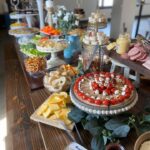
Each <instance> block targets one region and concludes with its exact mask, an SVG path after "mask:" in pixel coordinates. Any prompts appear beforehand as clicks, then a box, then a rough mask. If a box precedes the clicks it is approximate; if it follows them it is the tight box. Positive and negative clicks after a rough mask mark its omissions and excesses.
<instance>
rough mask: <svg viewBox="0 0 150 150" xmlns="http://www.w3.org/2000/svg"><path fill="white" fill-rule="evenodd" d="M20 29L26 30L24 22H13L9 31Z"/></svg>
mask: <svg viewBox="0 0 150 150" xmlns="http://www.w3.org/2000/svg"><path fill="white" fill-rule="evenodd" d="M22 28H27V24H26V23H24V22H15V23H12V24H11V25H10V29H11V30H14V29H22Z"/></svg>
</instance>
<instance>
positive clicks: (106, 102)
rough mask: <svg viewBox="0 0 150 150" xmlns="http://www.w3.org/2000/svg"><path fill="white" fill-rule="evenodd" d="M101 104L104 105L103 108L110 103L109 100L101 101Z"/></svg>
mask: <svg viewBox="0 0 150 150" xmlns="http://www.w3.org/2000/svg"><path fill="white" fill-rule="evenodd" d="M102 104H103V105H105V106H109V104H110V101H109V100H103V101H102Z"/></svg>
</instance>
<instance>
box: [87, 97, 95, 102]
mask: <svg viewBox="0 0 150 150" xmlns="http://www.w3.org/2000/svg"><path fill="white" fill-rule="evenodd" d="M87 101H88V102H90V103H94V102H95V100H94V99H93V98H90V97H89V98H88V99H87Z"/></svg>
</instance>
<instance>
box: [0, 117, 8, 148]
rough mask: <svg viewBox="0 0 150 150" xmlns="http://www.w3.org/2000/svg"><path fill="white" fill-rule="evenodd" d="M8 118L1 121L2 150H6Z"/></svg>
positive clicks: (0, 137) (0, 138) (0, 139)
mask: <svg viewBox="0 0 150 150" xmlns="http://www.w3.org/2000/svg"><path fill="white" fill-rule="evenodd" d="M6 125H7V122H6V118H3V119H1V120H0V131H1V133H0V149H1V150H5V149H6V147H5V137H6V136H7V127H6Z"/></svg>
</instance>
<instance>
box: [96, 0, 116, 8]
mask: <svg viewBox="0 0 150 150" xmlns="http://www.w3.org/2000/svg"><path fill="white" fill-rule="evenodd" d="M113 3H114V0H99V7H112V6H113Z"/></svg>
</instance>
